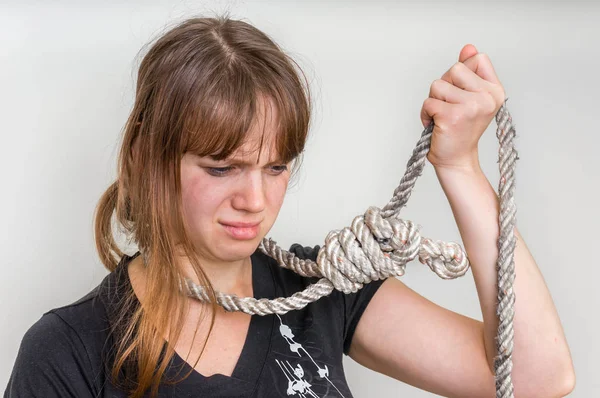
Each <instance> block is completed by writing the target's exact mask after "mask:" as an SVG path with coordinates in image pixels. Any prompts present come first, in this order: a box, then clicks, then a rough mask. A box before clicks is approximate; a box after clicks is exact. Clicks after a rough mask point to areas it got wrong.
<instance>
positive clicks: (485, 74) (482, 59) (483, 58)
mask: <svg viewBox="0 0 600 398" xmlns="http://www.w3.org/2000/svg"><path fill="white" fill-rule="evenodd" d="M463 63H464V65H465V66H466V67H467V68H469V69H470V70H471V71H473V72H474V73H475V74H476V75H477V76H479V77H481V78H482V79H483V80H486V81H488V82H491V83H500V81H499V80H498V76H497V75H496V71H495V70H494V66H493V65H492V61H491V60H490V58H489V57H488V56H487V54H484V53H478V54H476V55H474V56H472V57H470V58H469V59H466V60H465V61H464V62H463Z"/></svg>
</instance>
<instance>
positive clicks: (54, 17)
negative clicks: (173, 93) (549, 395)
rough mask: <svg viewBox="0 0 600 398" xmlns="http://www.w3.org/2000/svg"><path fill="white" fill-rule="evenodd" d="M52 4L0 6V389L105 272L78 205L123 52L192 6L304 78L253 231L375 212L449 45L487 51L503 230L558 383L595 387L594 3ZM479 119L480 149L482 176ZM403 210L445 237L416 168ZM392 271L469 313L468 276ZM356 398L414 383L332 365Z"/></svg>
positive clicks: (400, 168)
mask: <svg viewBox="0 0 600 398" xmlns="http://www.w3.org/2000/svg"><path fill="white" fill-rule="evenodd" d="M123 3H124V2H117V1H102V2H100V1H96V2H92V1H77V2H76V1H71V2H66V1H52V2H48V1H46V2H41V1H40V2H31V1H16V0H15V1H12V2H6V1H3V2H1V5H0V61H1V62H0V110H1V111H0V112H1V115H2V117H1V118H0V129H1V130H0V131H1V134H2V135H1V140H0V172H1V173H2V174H1V180H2V187H1V188H0V189H1V190H2V195H0V220H2V224H3V228H2V229H1V230H0V234H1V235H0V237H1V239H0V253H1V254H2V261H1V262H0V267H2V273H1V276H0V278H1V286H2V289H1V290H0V325H1V327H0V389H1V390H2V391H3V390H4V388H5V386H6V383H7V381H8V376H9V374H10V371H11V369H12V365H13V363H14V359H15V356H16V352H17V349H18V346H19V344H20V341H21V338H22V336H23V334H24V333H25V331H26V330H27V329H28V328H29V327H30V326H31V325H32V324H33V323H34V322H35V321H37V320H38V319H39V317H40V316H41V314H42V313H43V312H45V311H47V310H49V309H50V308H54V307H58V306H62V305H65V304H68V303H70V302H72V301H75V300H76V299H77V298H79V297H81V296H83V295H84V294H85V293H87V292H88V291H89V290H91V289H92V288H93V287H94V286H96V285H97V284H98V283H99V282H100V280H101V279H102V278H103V277H104V276H105V275H106V271H105V270H104V268H103V267H102V265H101V263H100V262H99V260H98V259H97V256H96V252H95V247H94V241H93V235H92V213H93V209H94V206H95V204H96V201H97V200H98V199H99V197H100V195H101V193H102V192H103V191H104V189H105V188H106V187H107V185H108V184H109V183H110V182H111V181H112V180H113V179H114V175H115V163H116V154H117V145H118V140H119V138H120V132H121V128H122V127H123V124H124V122H125V119H126V116H127V113H128V111H129V109H130V106H131V104H132V98H133V88H134V77H135V69H136V66H137V62H138V60H137V59H136V58H135V57H136V54H137V52H138V50H139V49H140V48H141V46H142V45H144V44H145V43H146V42H147V41H149V40H150V39H152V38H153V37H155V35H157V34H159V33H160V32H161V31H162V29H163V27H164V26H165V25H166V24H171V23H173V22H175V21H177V20H180V19H182V18H185V17H188V16H192V15H193V14H197V13H203V12H212V11H217V12H219V11H224V10H230V11H231V12H232V16H233V17H236V18H245V19H246V20H247V21H249V22H251V23H253V24H255V25H256V26H257V27H258V28H260V29H262V30H264V31H265V32H266V33H268V34H270V35H271V36H272V37H274V38H275V40H276V41H277V42H278V43H279V44H281V45H282V46H283V47H284V48H285V49H286V50H287V51H288V52H290V53H292V54H293V55H294V56H295V58H296V59H297V60H298V61H299V62H300V64H301V65H303V67H304V69H305V71H306V72H307V74H308V75H309V76H310V77H311V79H312V84H313V86H312V88H313V91H314V93H315V99H316V107H315V120H314V122H313V123H314V124H313V129H312V132H311V134H312V138H311V139H310V141H309V144H308V147H307V153H306V157H305V162H304V169H303V171H302V173H301V175H300V179H299V182H298V184H297V187H295V188H294V189H292V191H291V192H290V194H289V197H288V198H287V201H286V202H285V204H284V207H283V209H282V211H281V213H280V217H279V219H278V221H277V223H276V225H275V227H274V228H273V230H272V232H271V234H270V236H271V237H273V238H275V239H276V240H277V241H278V243H279V244H280V245H281V246H282V247H287V246H288V245H289V244H291V243H292V242H302V243H305V244H310V245H314V244H317V243H321V242H322V241H323V239H324V237H325V235H326V234H327V232H328V231H329V230H331V229H339V228H342V227H344V226H347V225H349V223H350V222H351V220H352V218H353V217H354V216H356V215H358V214H360V213H362V212H363V211H364V210H365V209H366V208H367V207H368V206H369V205H376V206H383V205H384V204H385V203H387V201H388V200H389V199H390V197H391V194H392V192H393V190H394V188H395V187H396V184H397V183H398V182H399V180H400V178H401V176H402V174H403V173H404V171H405V167H406V162H407V161H408V158H409V156H410V154H411V152H412V149H413V148H414V145H415V144H416V142H417V140H418V138H419V136H420V134H421V131H422V129H423V127H422V125H421V123H420V119H419V110H420V108H421V105H422V102H423V100H424V99H425V98H426V97H427V96H428V93H429V85H430V84H431V82H432V81H433V80H435V79H437V78H439V77H440V76H441V75H442V74H443V73H444V72H445V71H446V70H447V69H448V68H449V67H450V66H451V65H452V64H453V63H455V62H456V61H457V60H458V53H459V51H460V49H461V48H462V46H463V45H464V44H466V43H473V44H475V45H476V46H477V48H478V49H479V51H481V52H485V53H487V54H488V55H489V56H490V58H491V60H492V62H493V64H494V66H495V68H496V72H497V73H498V75H499V77H500V79H501V81H502V83H503V84H504V86H505V89H506V92H507V95H508V97H509V100H508V102H507V106H508V108H509V110H510V112H511V114H512V116H513V120H514V123H515V125H516V129H517V143H516V145H517V150H518V151H519V155H520V160H519V162H518V163H517V190H516V201H517V208H518V211H517V223H518V227H519V229H520V231H521V233H522V234H523V236H524V238H525V241H526V242H527V244H528V246H529V248H530V250H531V251H532V253H533V255H534V257H535V258H536V260H537V262H538V264H539V267H540V269H541V270H542V272H543V274H544V277H545V280H546V282H547V284H548V286H549V288H550V291H551V293H552V296H553V298H554V301H555V303H556V306H557V307H558V311H559V314H560V316H561V319H562V322H563V326H564V329H565V332H566V335H567V338H568V341H569V343H570V347H571V350H572V354H573V358H574V362H575V368H576V373H577V386H576V389H575V391H574V393H573V394H572V395H571V396H574V397H591V396H598V395H599V393H600V382H599V381H598V378H597V373H598V371H600V365H598V362H597V358H598V357H600V347H599V345H598V331H597V329H598V327H599V326H600V323H599V321H598V316H599V311H598V305H599V304H600V300H599V298H600V296H599V293H598V290H599V289H598V287H597V281H598V279H599V277H600V271H599V267H598V266H599V265H600V264H599V261H598V255H597V253H595V252H594V251H593V250H594V249H593V248H594V247H597V239H598V225H599V224H600V216H599V211H598V194H599V193H600V161H599V160H598V159H599V158H598V147H599V144H600V138H598V134H599V132H598V119H597V117H598V112H599V111H598V110H599V109H600V100H599V99H598V95H599V91H600V90H599V89H600V83H599V79H598V71H599V70H600V50H599V44H598V43H599V39H600V27H599V22H600V5H599V4H598V3H597V2H596V3H592V2H589V3H584V2H567V1H564V2H562V3H561V4H555V3H550V2H548V1H544V2H542V1H540V2H506V1H504V2H491V1H490V2H481V1H479V2H475V1H452V2H443V1H441V0H440V1H419V2H417V1H412V2H392V1H383V0H381V1H378V2H377V1H374V2H366V1H365V2H349V1H345V2H333V1H324V2H323V1H322V2H316V1H304V2H299V1H298V2H284V1H279V2H275V1H272V2H268V1H245V2H242V1H166V0H165V1H163V0H152V1H149V0H146V1H129V2H127V4H123ZM497 148H498V144H497V142H496V137H495V123H492V125H491V126H490V127H489V129H488V131H487V132H486V133H485V134H484V137H483V138H482V141H481V144H480V154H481V158H482V159H481V161H482V165H483V168H484V171H485V172H486V174H487V175H488V178H489V179H490V181H491V182H492V185H494V186H495V187H497V182H498V170H497V163H496V161H497V156H498V154H497ZM404 217H405V218H407V219H410V220H413V221H416V222H418V223H419V224H421V225H422V226H423V229H422V231H423V234H424V235H425V236H428V237H433V238H436V239H443V240H454V241H458V242H460V235H459V233H458V229H457V227H456V224H455V223H454V220H453V217H452V213H451V211H450V208H449V205H448V203H447V201H446V198H445V196H444V194H443V192H442V190H441V188H440V185H439V183H438V181H437V179H436V177H435V173H434V172H433V168H432V167H431V165H428V166H427V167H426V169H425V172H424V174H423V176H422V177H421V179H420V180H419V181H418V183H417V185H416V188H415V191H414V193H413V195H412V196H411V199H410V201H409V204H408V207H407V208H405V209H404ZM403 281H404V282H405V283H407V284H408V285H410V286H411V287H412V288H414V289H416V290H417V291H419V292H420V293H421V294H423V295H424V296H426V297H427V298H429V299H430V300H433V301H435V302H437V303H439V304H442V305H444V306H447V307H449V308H450V309H452V310H454V311H458V312H461V313H463V314H465V315H468V316H471V317H474V318H477V319H481V315H480V310H479V305H478V302H477V295H476V290H475V286H474V283H473V281H472V274H471V273H470V272H469V274H467V276H465V277H464V278H461V279H459V280H456V281H442V280H440V279H438V278H437V277H436V276H435V275H434V274H433V273H432V272H430V271H429V269H428V268H427V267H424V266H423V265H422V264H420V263H419V262H418V261H415V262H413V263H411V264H410V265H409V266H408V269H407V273H406V275H405V276H404V277H403ZM517 299H518V298H517ZM345 360H346V371H347V376H348V380H349V382H350V386H351V388H352V390H353V392H354V395H355V396H356V397H373V396H377V397H396V396H405V397H409V396H410V397H429V396H432V394H429V393H427V392H423V391H419V390H416V389H415V388H413V387H411V386H408V385H405V384H403V383H401V382H398V381H396V380H394V379H391V378H388V377H386V376H383V375H380V374H377V373H375V372H372V371H370V370H368V369H365V368H362V367H361V366H360V365H358V364H356V363H355V362H353V361H352V360H351V359H349V358H346V359H345Z"/></svg>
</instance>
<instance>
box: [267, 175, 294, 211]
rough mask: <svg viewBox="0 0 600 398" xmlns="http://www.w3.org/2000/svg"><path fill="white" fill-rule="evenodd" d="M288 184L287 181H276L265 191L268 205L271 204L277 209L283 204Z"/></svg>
mask: <svg viewBox="0 0 600 398" xmlns="http://www.w3.org/2000/svg"><path fill="white" fill-rule="evenodd" d="M288 183H289V180H282V181H278V182H277V183H275V184H273V185H272V186H271V187H270V189H269V190H268V191H267V196H268V198H269V203H271V205H272V206H273V207H277V208H279V207H281V205H282V204H283V200H284V199H285V193H286V190H287V187H288Z"/></svg>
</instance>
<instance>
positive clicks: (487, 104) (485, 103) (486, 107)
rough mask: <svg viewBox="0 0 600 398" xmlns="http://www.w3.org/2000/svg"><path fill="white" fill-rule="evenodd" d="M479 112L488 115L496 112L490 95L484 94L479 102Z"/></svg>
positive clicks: (494, 102)
mask: <svg viewBox="0 0 600 398" xmlns="http://www.w3.org/2000/svg"><path fill="white" fill-rule="evenodd" d="M480 107H481V110H482V112H483V113H484V114H486V115H489V114H492V113H494V112H495V111H496V101H495V100H494V96H493V95H492V94H490V93H484V94H483V95H482V99H481V102H480Z"/></svg>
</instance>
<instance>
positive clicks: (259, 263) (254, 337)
mask: <svg viewBox="0 0 600 398" xmlns="http://www.w3.org/2000/svg"><path fill="white" fill-rule="evenodd" d="M139 255H140V252H139V251H138V252H136V253H135V254H133V255H132V256H128V255H126V254H125V256H126V258H124V259H123V260H124V261H121V264H120V265H121V267H122V270H121V271H122V273H123V274H124V275H123V276H124V281H123V282H124V283H126V285H127V286H126V288H127V289H133V287H132V285H131V280H130V278H129V272H128V271H127V264H128V263H129V262H130V261H131V260H133V259H134V258H136V257H137V256H139ZM250 259H251V264H252V290H253V292H254V298H256V299H261V298H267V299H273V298H275V281H274V276H273V273H272V271H271V269H270V267H269V260H270V257H268V256H267V255H266V254H264V253H262V252H261V251H260V250H259V249H257V250H256V251H255V252H254V253H253V254H252V255H251V256H250ZM134 300H135V304H136V305H140V303H139V300H138V299H137V297H136V296H135V295H134ZM274 321H275V317H274V316H273V315H252V317H251V319H250V325H249V327H248V333H247V335H246V340H245V342H244V346H243V348H242V351H241V353H240V356H239V358H238V361H237V363H236V365H235V368H234V370H233V372H232V374H231V376H227V375H224V374H221V373H215V374H212V375H210V376H205V375H203V374H201V373H200V372H198V371H197V370H195V369H193V368H192V366H191V365H190V364H189V363H188V362H187V361H185V360H184V359H183V358H182V357H181V356H180V355H179V354H177V352H175V354H174V356H173V359H172V360H171V367H170V368H169V369H168V371H167V373H166V374H165V376H167V377H173V376H175V377H180V376H181V375H185V374H187V373H188V372H190V370H191V373H190V375H189V376H188V377H187V378H186V382H191V383H202V385H206V384H207V383H208V384H213V383H217V384H218V383H232V382H240V383H243V384H245V383H248V384H251V385H253V386H255V385H256V384H257V383H258V379H259V378H260V374H261V372H262V370H263V368H264V365H265V364H266V360H267V357H268V354H269V347H270V341H271V335H272V332H273V325H274ZM176 369H178V370H177V371H176V372H175V370H176ZM171 373H172V374H171ZM207 387H208V386H207ZM230 387H232V386H230Z"/></svg>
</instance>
